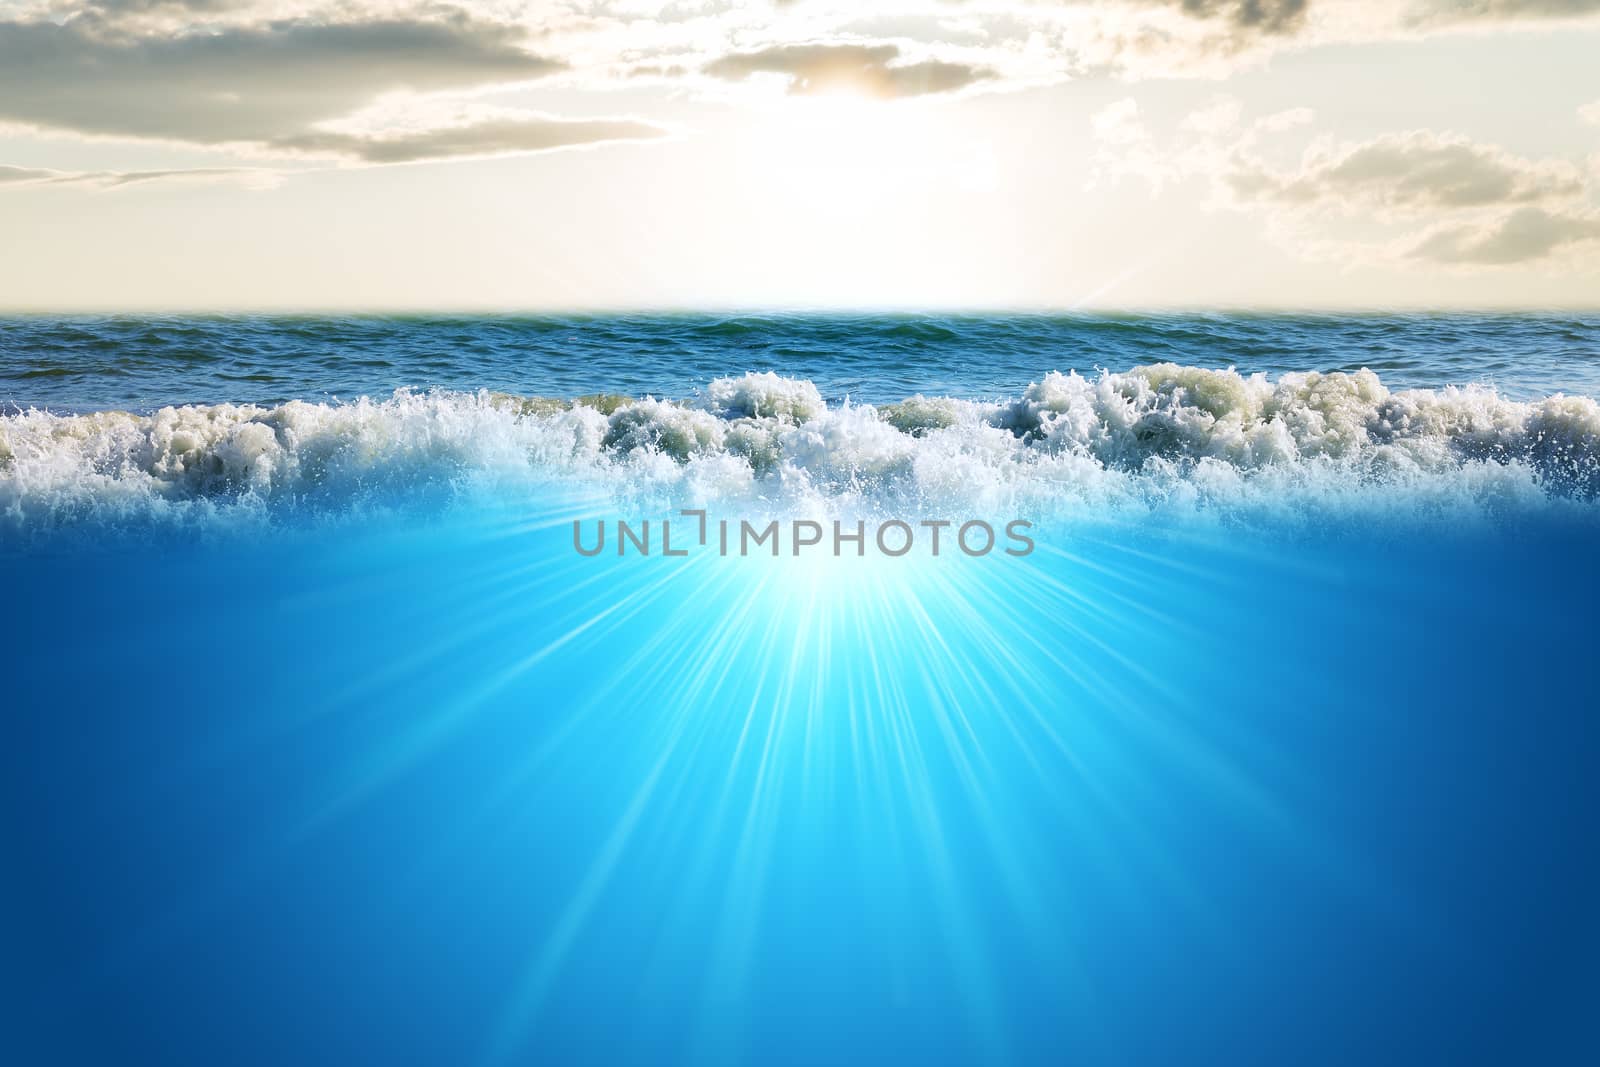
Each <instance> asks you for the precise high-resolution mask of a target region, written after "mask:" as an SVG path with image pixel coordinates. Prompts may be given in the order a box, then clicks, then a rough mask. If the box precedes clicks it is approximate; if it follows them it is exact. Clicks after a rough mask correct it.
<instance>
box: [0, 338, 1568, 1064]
mask: <svg viewBox="0 0 1600 1067" xmlns="http://www.w3.org/2000/svg"><path fill="white" fill-rule="evenodd" d="M1597 396H1600V315H1593V314H1555V313H1551V314H1497V315H1461V314H1431V315H1421V314H1417V315H1399V314H1395V315H1354V314H1351V315H1278V314H1140V315H1088V314H1081V315H977V314H971V315H924V314H910V313H907V314H893V315H890V314H875V315H868V314H862V315H838V314H823V313H816V314H739V315H691V314H672V315H666V314H662V315H588V316H547V317H536V316H480V317H459V316H458V317H446V316H439V317H435V316H403V317H381V316H355V317H331V316H324V317H271V316H248V317H244V316H163V317H152V316H144V317H137V316H122V317H48V316H21V317H12V318H5V319H0V408H3V411H4V414H3V415H0V583H3V585H0V587H3V588H4V589H5V591H6V600H7V603H9V604H10V605H11V606H10V608H9V609H7V610H6V612H5V615H6V624H5V627H4V641H3V648H4V674H3V681H4V686H3V690H0V692H3V693H4V696H3V697H0V704H3V705H4V708H5V711H4V715H3V717H0V721H3V722H4V726H5V737H4V739H3V743H0V796H3V801H0V826H3V830H4V837H3V840H4V842H5V845H4V847H5V857H6V858H5V872H6V874H5V877H4V878H3V879H0V903H3V905H4V907H3V908H0V916H3V918H0V924H3V925H0V946H3V948H0V956H3V958H4V964H3V965H0V975H3V976H4V977H3V982H4V985H3V987H0V997H3V1002H4V1003H5V1004H6V1009H5V1016H4V1018H5V1023H6V1029H7V1037H6V1041H7V1043H8V1044H7V1047H8V1048H10V1049H12V1050H13V1051H14V1052H15V1053H16V1056H15V1057H9V1056H8V1057H7V1058H8V1059H12V1058H14V1061H15V1062H51V1061H56V1060H59V1061H85V1062H145V1061H147V1062H158V1063H163V1064H208V1065H210V1064H217V1063H233V1064H258V1063H259V1064H282V1063H297V1064H317V1063H350V1062H366V1063H385V1064H400V1063H418V1064H441V1063H443V1064H485V1065H489V1064H507V1063H534V1062H540V1063H544V1062H605V1063H611V1062H617V1063H635V1062H636V1063H652V1064H655V1063H697V1064H698V1063H796V1064H812V1063H825V1062H826V1063H836V1062H866V1061H874V1062H877V1061H897V1060H898V1061H906V1062H952V1063H977V1062H981V1063H1008V1062H1009V1063H1061V1062H1070V1063H1078V1064H1119V1065H1122V1064H1146V1063H1149V1064H1174V1063H1183V1064H1210V1063H1216V1064H1230V1065H1238V1064H1282V1063H1287V1062H1295V1063H1330V1064H1331V1063H1338V1064H1347V1063H1352V1062H1356V1063H1359V1062H1383V1063H1398V1062H1429V1063H1432V1062H1445V1063H1477V1062H1483V1063H1511V1062H1519V1063H1535V1062H1538V1063H1576V1062H1589V1061H1592V1060H1593V1059H1594V1058H1595V1056H1596V1055H1600V1037H1597V1036H1596V1032H1595V1030H1594V1026H1593V1022H1592V1013H1593V1005H1594V997H1595V993H1596V985H1595V982H1596V978H1595V968H1594V960H1595V958H1596V954H1597V953H1600V917H1597V913H1596V911H1595V908H1594V901H1595V900H1596V899H1600V844H1597V842H1600V836H1597V835H1596V833H1595V826H1596V819H1597V817H1600V780H1597V779H1596V776H1595V772H1594V768H1595V767H1596V766H1597V759H1600V716H1597V712H1600V701H1597V699H1596V697H1595V695H1594V694H1595V684H1594V661H1595V645H1596V640H1595V639H1596V627H1595V617H1596V611H1597V604H1600V552H1597V551H1596V549H1597V548H1600V404H1597V403H1596V397H1597ZM985 531H988V533H987V535H986V534H985ZM601 538H603V539H604V540H603V541H602V540H600V539H601ZM597 546H598V550H597V551H595V550H596V548H597ZM936 548H937V550H936Z"/></svg>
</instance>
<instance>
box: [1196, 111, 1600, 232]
mask: <svg viewBox="0 0 1600 1067" xmlns="http://www.w3.org/2000/svg"><path fill="white" fill-rule="evenodd" d="M1224 180H1225V182H1226V184H1227V185H1228V187H1229V188H1230V189H1231V190H1232V192H1233V194H1234V195H1235V196H1236V197H1238V198H1240V199H1242V200H1256V201H1263V200H1266V201H1276V202H1279V203H1283V204H1290V205H1297V206H1302V207H1332V208H1336V209H1339V210H1345V211H1359V210H1363V209H1368V208H1377V209H1379V210H1383V211H1388V212H1391V213H1398V214H1416V213H1421V212H1426V211H1430V210H1435V209H1454V208H1478V207H1490V206H1508V205H1517V204H1531V203H1535V202H1549V201H1556V200H1567V199H1571V198H1573V197H1577V196H1580V195H1582V193H1583V191H1584V180H1583V174H1582V172H1581V171H1580V170H1579V169H1578V168H1577V167H1575V166H1573V165H1572V164H1570V163H1566V162H1564V161H1543V162H1539V161H1533V160H1527V159H1523V158H1521V157H1518V156H1514V155H1512V154H1510V153H1508V152H1505V151H1503V150H1502V149H1499V148H1496V147H1494V146H1492V145H1483V144H1478V143H1475V142H1473V141H1469V140H1467V139H1466V138H1464V137H1459V136H1452V135H1448V134H1437V133H1432V132H1429V131H1413V132H1410V133H1397V134H1386V135H1384V136H1381V137H1378V138H1376V139H1374V140H1371V141H1367V142H1365V143H1360V144H1354V145H1345V146H1340V147H1335V148H1329V147H1326V146H1324V147H1321V148H1317V149H1313V150H1312V151H1311V152H1308V153H1307V155H1306V157H1305V159H1304V160H1303V161H1302V163H1301V165H1300V167H1299V168H1298V169H1296V170H1293V171H1287V172H1285V171H1275V170H1272V169H1269V168H1267V167H1265V166H1263V165H1261V164H1259V163H1256V162H1252V161H1249V160H1246V159H1238V160H1237V161H1236V163H1235V166H1234V169H1233V170H1232V171H1231V172H1230V173H1227V174H1226V175H1225V176H1224Z"/></svg>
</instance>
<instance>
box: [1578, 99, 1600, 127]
mask: <svg viewBox="0 0 1600 1067" xmlns="http://www.w3.org/2000/svg"><path fill="white" fill-rule="evenodd" d="M1578 117H1579V118H1580V119H1582V120H1583V121H1584V122H1587V123H1588V124H1589V125H1591V126H1600V100H1596V101H1595V102H1594V103H1592V104H1585V105H1583V106H1582V107H1580V108H1579V109H1578Z"/></svg>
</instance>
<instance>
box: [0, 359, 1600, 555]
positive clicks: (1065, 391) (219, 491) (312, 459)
mask: <svg viewBox="0 0 1600 1067" xmlns="http://www.w3.org/2000/svg"><path fill="white" fill-rule="evenodd" d="M483 492H489V493H499V494H505V493H522V494H529V495H531V496H532V497H533V498H535V499H549V500H555V499H558V498H565V497H569V496H573V495H576V496H579V497H586V498H588V499H591V500H595V499H603V500H608V501H611V502H613V503H614V504H615V505H617V506H619V507H623V506H635V507H656V506H663V507H664V506H679V505H689V506H694V505H706V504H714V505H718V506H722V507H724V508H727V509H748V510H764V511H767V512H771V511H775V510H780V511H792V512H796V513H798V512H807V513H822V514H841V513H851V512H862V511H876V512H880V513H882V512H894V513H896V514H938V513H949V512H951V511H952V510H953V509H959V510H960V511H961V512H962V513H970V512H975V511H976V510H978V509H984V508H988V509H1000V510H1003V511H1005V512H1006V513H1007V514H1017V515H1032V516H1038V515H1059V514H1071V513H1077V514H1084V515H1092V514H1103V513H1104V512H1105V511H1107V510H1108V509H1128V508H1132V509H1137V510H1141V511H1162V510H1168V509H1183V510H1189V511H1209V512H1212V513H1216V514H1219V515H1240V514H1248V513H1252V512H1257V513H1259V512H1270V513H1278V514H1289V513H1294V514H1302V515H1315V514H1318V513H1324V514H1325V513H1328V512H1330V511H1336V512H1344V513H1348V512H1352V511H1356V512H1359V511H1363V510H1374V511H1386V512H1392V511H1395V510H1400V511H1407V512H1413V513H1441V512H1450V513H1459V512H1471V513H1477V514H1493V513H1496V512H1502V511H1507V510H1513V509H1521V508H1531V507H1550V506H1556V507H1564V508H1577V509H1595V508H1596V498H1597V496H1600V405H1597V404H1596V402H1595V401H1594V400H1593V399H1591V398H1588V397H1580V396H1561V395H1557V396H1551V397H1548V398H1545V399H1543V400H1537V401H1531V402H1523V401H1515V400H1510V399H1506V398H1504V397H1502V396H1500V395H1499V394H1497V393H1496V392H1495V391H1494V390H1493V389H1490V388H1488V387H1477V386H1473V387H1463V388H1446V389H1439V390H1421V389H1415V390H1390V389H1389V388H1387V387H1385V386H1384V384H1383V383H1382V382H1381V381H1380V380H1379V378H1378V376H1377V375H1376V374H1374V373H1372V372H1371V371H1366V370H1363V371H1359V372H1356V373H1350V374H1344V373H1338V374H1319V373H1296V374H1284V375H1282V376H1280V377H1279V378H1277V379H1275V380H1274V379H1269V378H1268V377H1266V376H1265V375H1260V374H1257V375H1253V376H1244V375H1241V374H1239V373H1237V372H1235V371H1231V370H1209V369H1203V368H1198V367H1187V366H1180V365H1177V364H1170V363H1163V364H1156V365H1152V366H1144V367H1137V368H1134V369H1132V370H1129V371H1126V372H1118V373H1113V372H1101V373H1099V374H1097V375H1093V376H1080V375H1079V374H1077V373H1069V374H1059V373H1054V372H1052V373H1050V374H1047V375H1046V376H1044V378H1043V379H1042V380H1040V381H1038V382H1036V383H1034V384H1032V385H1030V386H1029V387H1028V388H1027V389H1026V390H1025V391H1023V393H1022V394H1021V395H1020V396H1017V397H1013V398H1009V399H1004V400H1000V401H995V402H980V401H973V400H963V399H955V398H951V397H927V396H913V397H910V398H908V399H905V400H902V401H900V402H898V403H892V404H886V405H880V406H871V405H865V404H851V403H844V404H838V405H833V406H829V405H828V404H826V403H825V402H824V401H823V398H822V396H821V395H820V393H819V392H818V390H817V388H816V387H815V386H814V385H813V384H812V383H811V382H809V381H805V380H803V379H791V378H783V377H780V376H778V375H775V374H771V373H763V374H747V375H744V376H742V377H735V378H722V379H718V380H716V381H713V382H711V383H710V384H709V385H707V386H706V387H705V388H704V389H702V390H700V391H699V392H698V393H697V394H696V395H694V396H693V397H691V398H689V399H687V400H682V401H673V400H663V399H656V398H653V397H646V398H628V397H619V396H589V397H582V398H579V399H577V400H572V401H567V400H554V399H544V398H525V397H516V396H511V395H507V394H503V393H491V392H487V391H481V392H477V393H460V392H429V393H415V392H409V391H400V392H397V393H395V394H394V395H393V396H392V397H390V398H387V399H379V400H374V399H367V398H364V399H360V400H357V401H354V402H349V403H328V404H323V403H308V402H303V401H295V402H291V403H287V404H283V405H281V406H277V407H264V406H254V405H235V404H219V405H214V406H188V407H168V408H163V409H161V410H160V411H157V412H155V413H154V414H151V415H138V414H129V413H125V412H100V413H95V414H84V415H58V414H51V413H49V412H44V411H36V410H31V411H26V412H22V413H20V414H15V415H10V416H5V417H3V418H0V526H4V527H10V528H13V529H35V530H37V529H43V528H53V527H59V526H64V525H77V524H82V523H86V522H87V523H95V522H121V521H128V520H157V521H162V522H168V521H175V522H191V521H200V520H207V519H214V518H217V517H228V516H233V517H241V518H254V519H268V520H270V519H272V518H273V517H275V516H278V515H283V514H289V513H300V512H305V511H311V512H316V513H337V512H346V511H350V510H355V509H360V508H363V507H371V506H380V507H388V506H406V505H410V504H414V503H416V502H418V501H438V500H453V499H457V498H459V497H460V495H461V494H463V493H483Z"/></svg>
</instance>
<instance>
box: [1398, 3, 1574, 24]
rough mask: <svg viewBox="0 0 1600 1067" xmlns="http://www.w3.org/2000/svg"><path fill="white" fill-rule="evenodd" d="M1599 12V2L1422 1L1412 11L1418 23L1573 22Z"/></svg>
mask: <svg viewBox="0 0 1600 1067" xmlns="http://www.w3.org/2000/svg"><path fill="white" fill-rule="evenodd" d="M1596 13H1600V0H1421V2H1420V3H1417V4H1415V5H1414V6H1413V7H1412V9H1411V15H1412V18H1413V19H1415V20H1416V21H1418V22H1424V23H1426V22H1468V21H1486V20H1499V21H1512V20H1517V19H1570V18H1582V17H1584V16H1586V15H1593V14H1596Z"/></svg>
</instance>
